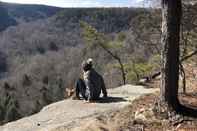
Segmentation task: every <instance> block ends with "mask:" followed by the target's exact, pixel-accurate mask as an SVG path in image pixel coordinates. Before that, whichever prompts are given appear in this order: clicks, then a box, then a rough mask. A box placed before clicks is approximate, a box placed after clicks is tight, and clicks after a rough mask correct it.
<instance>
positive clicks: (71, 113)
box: [0, 85, 157, 131]
mask: <svg viewBox="0 0 197 131" xmlns="http://www.w3.org/2000/svg"><path fill="white" fill-rule="evenodd" d="M156 90H157V89H145V88H144V87H143V86H131V85H125V86H122V87H119V88H116V89H110V90H109V91H108V92H109V96H110V97H109V98H108V99H101V100H100V101H98V102H97V103H85V102H84V101H74V100H70V99H69V100H64V101H60V102H57V103H54V104H51V105H49V106H47V107H45V108H43V109H42V110H41V111H40V112H39V113H38V114H35V115H33V116H30V117H26V118H23V119H21V120H18V121H15V122H11V123H8V124H6V125H4V126H1V127H0V131H65V130H72V129H74V128H76V127H77V123H78V122H79V121H80V120H82V119H84V118H88V117H93V116H95V115H99V114H102V113H104V112H107V111H113V110H118V109H120V108H123V107H125V106H127V105H128V104H130V103H131V102H132V101H133V100H134V99H135V98H137V97H139V96H140V95H142V94H146V93H153V92H154V91H156Z"/></svg>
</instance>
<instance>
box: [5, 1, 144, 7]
mask: <svg viewBox="0 0 197 131" xmlns="http://www.w3.org/2000/svg"><path fill="white" fill-rule="evenodd" d="M1 1H3V2H11V3H23V4H44V5H51V6H58V7H131V6H133V7H137V6H139V5H140V3H141V2H142V1H143V0H1Z"/></svg>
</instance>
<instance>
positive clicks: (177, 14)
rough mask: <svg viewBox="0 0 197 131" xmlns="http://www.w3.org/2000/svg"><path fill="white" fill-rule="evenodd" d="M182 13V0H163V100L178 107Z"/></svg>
mask: <svg viewBox="0 0 197 131" xmlns="http://www.w3.org/2000/svg"><path fill="white" fill-rule="evenodd" d="M181 15H182V4H181V0H162V37H161V43H162V54H161V56H162V68H161V74H162V80H161V96H160V97H161V101H162V102H165V103H166V104H167V105H168V107H169V109H172V110H174V109H176V108H177V107H178V105H179V101H178V97H177V96H178V86H179V85H178V81H179V52H180V51H179V43H180V25H181Z"/></svg>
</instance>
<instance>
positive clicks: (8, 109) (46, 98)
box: [0, 2, 197, 124]
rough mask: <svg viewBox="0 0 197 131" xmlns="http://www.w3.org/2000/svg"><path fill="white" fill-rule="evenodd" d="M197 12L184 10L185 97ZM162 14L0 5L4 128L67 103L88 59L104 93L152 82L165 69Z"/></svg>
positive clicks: (191, 82) (191, 83)
mask: <svg viewBox="0 0 197 131" xmlns="http://www.w3.org/2000/svg"><path fill="white" fill-rule="evenodd" d="M155 6H157V5H155ZM196 11H197V4H195V2H194V4H189V3H187V2H186V3H184V4H183V9H182V12H183V15H182V21H181V23H180V25H181V28H180V32H181V35H180V58H179V59H180V60H181V63H180V65H181V66H180V70H181V71H180V76H181V80H180V86H181V87H180V89H179V90H181V92H192V91H193V89H194V88H195V87H196V85H197V83H196V78H197V76H196V74H197V73H196V66H197V59H196V58H197V57H196V52H197V44H196V42H197V33H196V32H197V15H196ZM161 13H162V11H161V8H159V7H158V8H96V9H95V8H87V9H86V8H65V9H63V8H56V7H50V6H38V5H28V6H27V5H17V4H16V5H15V4H7V3H0V19H1V23H0V31H1V32H0V121H1V122H0V124H1V123H2V124H3V123H7V122H10V121H13V120H16V119H19V118H21V117H24V116H28V115H31V114H34V113H36V112H39V111H40V110H41V109H42V108H43V107H44V106H46V105H48V104H50V103H53V102H56V101H59V100H62V99H64V98H65V94H64V91H65V88H70V87H72V86H74V82H75V81H76V79H77V78H79V77H80V76H81V74H80V73H79V72H80V70H81V68H80V65H81V63H82V61H83V60H84V59H87V58H92V59H93V60H94V62H95V69H96V70H98V72H99V73H101V74H102V75H103V76H104V79H105V84H106V87H107V88H114V87H118V86H120V85H122V84H126V83H127V84H143V83H140V80H141V79H144V78H147V79H148V80H150V79H152V77H153V76H154V75H155V74H157V73H158V72H160V67H161V65H162V62H163V61H162V59H161V57H160V55H161V50H162V44H161V38H162V37H161V36H162V35H161V34H162V31H161V28H162V26H161V23H162V15H161ZM172 55H173V54H172ZM178 66H179V65H178ZM191 70H192V71H191ZM177 72H178V73H179V71H177ZM171 95H172V96H173V94H171ZM163 99H165V98H163ZM175 101H176V100H175Z"/></svg>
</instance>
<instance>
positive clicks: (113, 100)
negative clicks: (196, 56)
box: [96, 97, 127, 103]
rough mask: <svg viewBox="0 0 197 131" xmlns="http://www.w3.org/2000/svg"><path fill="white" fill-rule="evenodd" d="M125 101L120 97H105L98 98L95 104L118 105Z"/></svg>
mask: <svg viewBox="0 0 197 131" xmlns="http://www.w3.org/2000/svg"><path fill="white" fill-rule="evenodd" d="M125 101H127V100H126V99H124V98H122V97H106V98H100V99H99V100H97V101H96V103H118V102H125Z"/></svg>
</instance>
